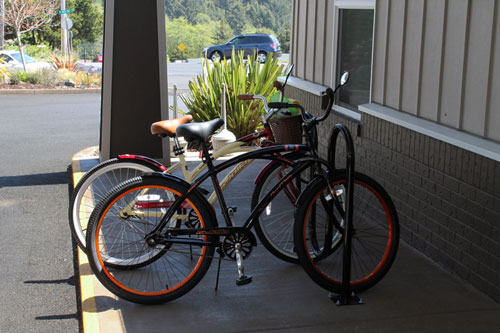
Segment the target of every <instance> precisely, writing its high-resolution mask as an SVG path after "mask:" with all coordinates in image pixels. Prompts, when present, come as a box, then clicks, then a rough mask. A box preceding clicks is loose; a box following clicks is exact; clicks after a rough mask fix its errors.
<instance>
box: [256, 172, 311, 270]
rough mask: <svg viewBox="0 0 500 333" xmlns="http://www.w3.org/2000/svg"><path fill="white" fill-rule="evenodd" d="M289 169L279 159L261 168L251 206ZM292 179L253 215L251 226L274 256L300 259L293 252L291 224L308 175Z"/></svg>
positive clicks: (291, 260) (285, 258)
mask: <svg viewBox="0 0 500 333" xmlns="http://www.w3.org/2000/svg"><path fill="white" fill-rule="evenodd" d="M289 170H290V167H286V166H284V165H283V164H280V163H273V164H270V166H269V167H268V168H267V170H265V171H264V173H263V175H262V177H261V178H260V180H259V181H258V182H257V184H256V185H255V189H254V192H253V195H252V206H251V207H252V210H253V209H254V208H255V207H256V206H257V205H258V203H259V202H260V201H261V200H262V198H263V197H264V196H265V195H266V194H267V193H268V191H269V190H270V189H271V188H272V187H273V186H274V185H275V184H276V183H277V182H278V181H279V180H280V179H281V178H282V176H283V175H285V174H286V173H287V172H288V171H289ZM295 178H296V179H295V180H292V181H291V182H290V183H289V184H288V185H287V186H286V187H284V188H283V190H281V191H280V193H279V194H278V195H277V196H276V197H275V198H274V199H273V200H272V201H271V202H270V203H269V205H267V206H266V208H265V210H264V211H263V212H262V213H261V214H260V215H259V216H257V217H256V218H255V219H254V228H255V232H256V234H257V236H258V237H259V240H260V241H261V243H262V244H263V245H264V247H265V248H266V249H267V250H268V251H269V252H271V253H272V254H273V255H274V256H276V257H277V258H279V259H281V260H284V261H286V262H290V263H299V259H298V257H297V254H296V253H295V245H294V240H293V237H294V236H293V226H294V217H295V211H296V208H297V206H296V201H297V199H298V197H299V194H300V192H301V189H302V187H305V185H306V184H307V182H308V181H307V179H305V180H304V179H297V177H295Z"/></svg>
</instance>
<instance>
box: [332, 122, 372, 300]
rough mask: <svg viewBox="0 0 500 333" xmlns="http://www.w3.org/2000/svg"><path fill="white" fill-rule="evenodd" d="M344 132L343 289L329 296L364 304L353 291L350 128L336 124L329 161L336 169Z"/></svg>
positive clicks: (352, 194)
mask: <svg viewBox="0 0 500 333" xmlns="http://www.w3.org/2000/svg"><path fill="white" fill-rule="evenodd" d="M340 132H342V134H343V135H344V138H345V141H346V182H347V188H346V197H347V200H346V203H345V217H344V256H343V258H342V289H341V292H340V295H333V294H332V293H330V294H329V295H328V297H329V298H330V299H331V300H332V301H333V302H335V304H336V305H355V304H364V300H363V299H361V298H359V297H357V296H356V295H355V294H354V292H351V284H350V281H351V249H352V233H353V226H352V214H353V198H354V143H353V140H352V136H351V133H350V132H349V129H348V128H347V127H346V126H344V125H342V124H336V125H335V127H334V129H333V132H332V135H331V137H330V144H329V147H330V150H329V151H328V163H329V165H331V167H332V168H333V170H335V150H336V147H337V139H338V135H339V133H340Z"/></svg>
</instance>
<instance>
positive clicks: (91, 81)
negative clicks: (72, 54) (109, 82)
mask: <svg viewBox="0 0 500 333" xmlns="http://www.w3.org/2000/svg"><path fill="white" fill-rule="evenodd" d="M75 82H76V84H77V85H79V86H85V87H92V86H100V85H101V74H100V73H87V72H78V73H76V80H75Z"/></svg>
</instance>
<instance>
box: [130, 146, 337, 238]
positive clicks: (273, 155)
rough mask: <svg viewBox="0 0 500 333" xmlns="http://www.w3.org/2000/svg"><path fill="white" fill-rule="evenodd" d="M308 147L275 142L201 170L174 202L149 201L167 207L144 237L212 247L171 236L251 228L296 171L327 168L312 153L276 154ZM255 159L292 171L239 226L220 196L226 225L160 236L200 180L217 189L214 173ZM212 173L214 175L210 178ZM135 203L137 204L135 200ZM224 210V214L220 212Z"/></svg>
mask: <svg viewBox="0 0 500 333" xmlns="http://www.w3.org/2000/svg"><path fill="white" fill-rule="evenodd" d="M309 151H310V149H309V147H308V146H307V145H276V146H271V147H265V148H261V149H257V150H253V151H251V152H247V153H245V154H242V155H239V156H236V157H233V158H231V159H230V160H227V161H225V162H223V163H221V164H219V165H217V166H209V170H208V171H207V172H206V173H204V174H203V175H202V176H200V177H199V178H198V179H196V180H195V181H194V183H193V184H191V185H190V187H189V189H188V190H187V191H186V193H184V194H183V195H182V196H180V197H178V198H177V199H176V200H175V201H174V202H168V203H158V205H154V204H151V206H150V208H160V206H159V205H161V206H162V208H163V207H165V208H166V207H168V211H167V212H166V214H165V215H164V217H163V218H162V219H161V221H160V222H159V224H158V225H157V227H156V228H155V229H154V230H153V231H152V232H151V233H150V234H149V235H148V236H147V237H148V238H149V237H155V238H157V239H158V242H159V243H165V242H166V243H168V242H175V243H184V244H191V245H194V244H198V245H208V246H216V244H213V242H207V241H204V240H193V239H187V238H175V236H186V235H196V234H197V235H204V234H206V235H208V234H210V235H222V236H227V235H230V234H231V233H233V232H238V231H240V230H250V229H251V228H252V227H253V224H254V219H255V218H256V217H257V216H258V215H259V214H261V213H262V211H263V210H264V209H265V207H266V206H267V205H268V204H269V203H270V202H271V201H272V200H273V199H274V198H275V197H276V195H277V194H278V193H279V192H280V191H281V190H282V189H283V188H284V187H285V186H287V185H288V184H289V183H290V182H291V181H292V180H293V179H294V177H295V176H296V175H298V174H300V173H301V172H303V171H304V170H307V169H308V168H310V167H311V166H313V165H317V164H318V163H319V164H321V165H323V166H326V167H327V168H328V162H327V161H325V160H323V159H321V158H319V157H315V156H307V157H304V158H300V159H299V160H295V161H294V160H289V159H287V158H286V154H285V155H280V153H285V152H309ZM255 159H262V160H273V161H277V162H279V163H282V164H285V165H288V166H291V167H292V170H291V171H290V172H288V173H287V174H286V175H284V177H283V178H282V179H280V181H278V182H277V183H276V184H275V186H274V187H273V188H272V189H271V190H269V191H268V193H266V195H265V196H264V198H263V199H262V200H261V201H260V202H259V204H258V205H257V206H256V207H255V208H254V209H253V210H252V212H251V213H250V215H249V217H248V218H247V219H246V221H245V222H244V224H243V226H242V227H235V226H233V225H232V223H231V221H230V219H229V217H228V216H227V205H226V204H225V201H224V200H223V197H220V198H219V203H220V205H221V209H222V213H223V215H224V218H225V222H226V226H223V227H214V228H202V229H176V228H169V229H168V233H169V236H162V235H163V229H164V228H165V227H166V226H167V224H168V221H169V220H170V219H172V218H179V217H180V216H179V215H177V214H176V212H177V211H178V210H179V209H182V208H188V207H183V205H184V202H185V199H186V198H187V197H188V196H189V195H190V194H191V193H192V192H193V191H197V187H198V186H199V185H200V184H201V183H203V182H204V181H205V180H206V179H207V178H209V177H212V179H215V181H214V187H215V189H216V192H219V191H218V189H217V188H218V187H219V185H218V183H217V181H216V179H217V177H216V175H217V174H218V173H219V172H222V171H224V170H226V169H227V168H230V167H232V166H233V165H235V164H238V163H244V162H245V161H248V160H255ZM214 176H215V177H214ZM144 177H174V176H171V175H167V174H163V173H150V174H146V175H144ZM136 204H137V205H139V206H141V203H140V202H139V203H138V202H136ZM224 213H226V214H224Z"/></svg>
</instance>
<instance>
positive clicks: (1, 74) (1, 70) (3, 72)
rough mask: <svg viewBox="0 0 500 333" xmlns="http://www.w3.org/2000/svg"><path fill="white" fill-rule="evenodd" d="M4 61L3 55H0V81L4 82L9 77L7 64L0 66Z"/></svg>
mask: <svg viewBox="0 0 500 333" xmlns="http://www.w3.org/2000/svg"><path fill="white" fill-rule="evenodd" d="M4 62H5V59H4V57H0V79H1V81H0V82H2V83H3V82H5V81H6V80H8V79H9V76H10V75H9V68H8V67H7V66H2V65H3V64H4Z"/></svg>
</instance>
